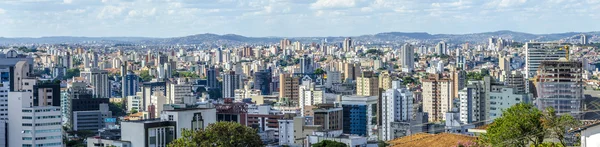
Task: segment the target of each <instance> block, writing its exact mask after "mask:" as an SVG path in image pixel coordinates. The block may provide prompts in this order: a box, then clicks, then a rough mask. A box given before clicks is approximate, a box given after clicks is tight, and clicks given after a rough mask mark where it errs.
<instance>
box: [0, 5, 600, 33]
mask: <svg viewBox="0 0 600 147" xmlns="http://www.w3.org/2000/svg"><path fill="white" fill-rule="evenodd" d="M598 9H600V1H597V0H489V1H481V0H298V1H295V0H62V1H61V0H3V1H0V36H2V37H41V36H86V37H116V36H133V37H161V38H164V37H181V36H187V35H193V34H202V33H215V34H238V35H244V36H252V37H266V36H279V37H319V36H358V35H367V34H376V33H381V32H428V33H431V34H467V33H480V32H492V31H498V30H511V31H517V32H525V33H533V34H546V33H563V32H588V31H596V30H600V25H597V22H596V21H597V20H599V19H600V15H598V14H597V13H596V12H597V10H598Z"/></svg>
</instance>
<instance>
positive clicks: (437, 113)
mask: <svg viewBox="0 0 600 147" xmlns="http://www.w3.org/2000/svg"><path fill="white" fill-rule="evenodd" d="M421 83H423V87H422V89H423V111H424V112H427V113H428V114H429V122H437V121H442V120H445V114H446V112H448V111H449V110H450V109H451V108H452V94H453V90H454V89H453V85H454V84H453V82H452V80H451V79H449V78H445V77H442V76H441V75H439V74H431V75H429V77H428V78H427V79H423V80H422V81H421Z"/></svg>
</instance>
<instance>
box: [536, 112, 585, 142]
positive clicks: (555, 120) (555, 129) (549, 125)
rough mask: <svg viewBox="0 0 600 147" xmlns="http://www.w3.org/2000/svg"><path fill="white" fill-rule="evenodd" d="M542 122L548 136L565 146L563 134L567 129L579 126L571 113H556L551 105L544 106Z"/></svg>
mask: <svg viewBox="0 0 600 147" xmlns="http://www.w3.org/2000/svg"><path fill="white" fill-rule="evenodd" d="M542 124H543V126H544V128H546V130H548V134H550V137H554V138H556V139H558V140H559V141H560V145H562V146H566V143H565V134H566V133H567V130H568V129H570V128H574V127H577V126H579V122H578V121H577V120H575V118H573V116H571V115H561V116H558V115H556V110H554V108H553V107H548V108H546V113H545V114H544V117H543V119H542Z"/></svg>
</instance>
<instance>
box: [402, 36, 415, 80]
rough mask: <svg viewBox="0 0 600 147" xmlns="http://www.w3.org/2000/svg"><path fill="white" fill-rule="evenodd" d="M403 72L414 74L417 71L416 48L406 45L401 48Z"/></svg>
mask: <svg viewBox="0 0 600 147" xmlns="http://www.w3.org/2000/svg"><path fill="white" fill-rule="evenodd" d="M400 56H401V59H402V61H401V62H402V72H408V73H410V72H412V71H413V70H414V69H415V57H414V56H415V47H414V46H413V45H411V44H408V43H405V44H404V45H402V48H401V55H400Z"/></svg>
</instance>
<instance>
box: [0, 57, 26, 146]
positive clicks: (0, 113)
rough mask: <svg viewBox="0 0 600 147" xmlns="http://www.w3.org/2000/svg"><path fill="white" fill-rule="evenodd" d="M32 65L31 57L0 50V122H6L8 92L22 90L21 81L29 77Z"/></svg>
mask: <svg viewBox="0 0 600 147" xmlns="http://www.w3.org/2000/svg"><path fill="white" fill-rule="evenodd" d="M32 65H33V58H31V57H28V56H26V55H21V54H19V53H17V51H16V50H13V49H5V50H0V82H1V85H0V122H5V121H7V120H8V92H9V91H14V90H21V89H22V88H21V87H23V86H24V85H22V80H23V79H25V78H27V77H29V76H30V75H31V72H32V71H33V66H32ZM0 136H3V135H2V134H0ZM1 142H3V140H0V143H1Z"/></svg>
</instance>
